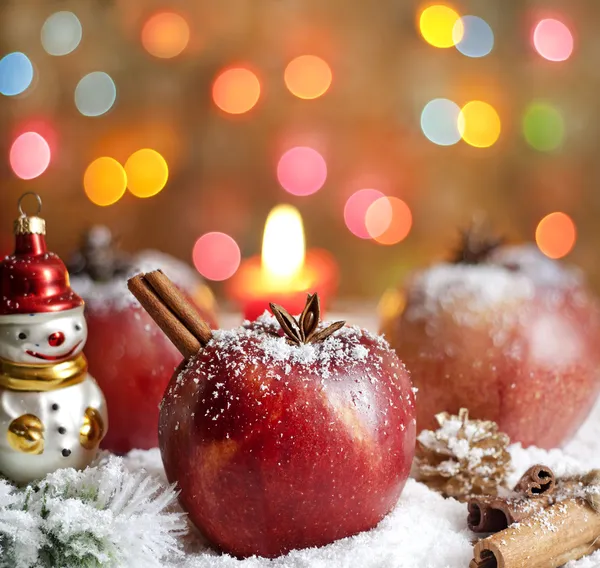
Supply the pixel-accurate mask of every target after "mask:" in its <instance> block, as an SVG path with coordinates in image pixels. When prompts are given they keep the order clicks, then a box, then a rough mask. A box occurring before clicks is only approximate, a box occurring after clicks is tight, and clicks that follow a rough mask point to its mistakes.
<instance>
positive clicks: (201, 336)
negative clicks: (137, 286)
mask: <svg viewBox="0 0 600 568" xmlns="http://www.w3.org/2000/svg"><path fill="white" fill-rule="evenodd" d="M144 280H146V282H148V283H149V284H150V286H152V288H153V289H154V291H155V292H156V293H157V294H158V296H159V297H160V298H161V299H162V301H163V302H164V303H165V305H166V306H167V307H168V308H169V309H170V310H171V311H172V312H173V313H174V314H175V315H176V316H177V318H178V319H179V321H181V323H183V325H184V326H185V327H186V328H187V329H188V330H189V331H190V332H191V334H192V335H193V336H194V337H195V338H196V339H198V341H199V342H200V345H202V346H204V345H206V344H207V343H208V342H209V341H210V338H211V337H212V331H211V329H210V326H209V325H208V324H207V323H206V322H205V321H203V320H202V319H200V317H199V315H198V312H197V311H196V310H195V309H194V308H193V306H192V305H191V304H190V303H189V302H188V301H187V299H186V298H185V296H184V295H183V294H182V293H181V292H180V290H179V288H177V287H176V286H175V285H174V284H173V283H172V282H171V281H170V280H169V279H168V278H167V277H166V276H165V274H164V273H163V271H162V270H155V271H153V272H148V273H147V274H146V275H145V276H144Z"/></svg>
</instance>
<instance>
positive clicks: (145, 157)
mask: <svg viewBox="0 0 600 568" xmlns="http://www.w3.org/2000/svg"><path fill="white" fill-rule="evenodd" d="M125 172H126V174H127V189H129V191H131V193H133V195H135V196H136V197H152V196H153V195H156V194H157V193H159V192H160V191H162V189H163V188H164V187H165V185H166V183H167V180H168V179H169V166H168V165H167V162H166V160H165V159H164V158H163V157H162V156H161V155H160V154H159V153H158V152H157V151H156V150H152V149H150V148H144V149H142V150H138V151H137V152H134V153H133V154H131V156H129V158H127V162H125Z"/></svg>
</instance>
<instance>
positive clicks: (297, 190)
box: [277, 146, 327, 195]
mask: <svg viewBox="0 0 600 568" xmlns="http://www.w3.org/2000/svg"><path fill="white" fill-rule="evenodd" d="M277 179H278V180H279V183H280V184H281V187H283V189H285V190H286V191H287V192H288V193H291V194H292V195H311V194H312V193H315V192H316V191H319V189H321V188H322V187H323V184H324V183H325V180H326V179H327V164H326V163H325V159H324V158H323V156H321V154H319V152H317V151H316V150H314V149H313V148H308V147H306V146H297V147H296V148H291V149H290V150H288V151H287V152H286V153H285V154H283V156H281V158H280V159H279V163H278V164H277Z"/></svg>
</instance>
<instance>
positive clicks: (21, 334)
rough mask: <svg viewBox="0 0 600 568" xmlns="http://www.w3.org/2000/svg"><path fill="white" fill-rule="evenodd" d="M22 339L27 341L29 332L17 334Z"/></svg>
mask: <svg viewBox="0 0 600 568" xmlns="http://www.w3.org/2000/svg"><path fill="white" fill-rule="evenodd" d="M17 337H18V338H19V339H20V340H21V341H25V340H26V339H27V334H26V333H23V332H21V333H19V335H18V336H17Z"/></svg>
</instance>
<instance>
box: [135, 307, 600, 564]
mask: <svg viewBox="0 0 600 568" xmlns="http://www.w3.org/2000/svg"><path fill="white" fill-rule="evenodd" d="M223 319H224V320H225V321H226V322H227V323H228V324H231V325H232V326H233V325H235V324H236V323H239V316H235V315H234V316H227V315H226V316H225V317H224V318H223ZM327 319H331V320H337V319H347V320H348V321H349V322H352V323H359V324H360V325H363V326H365V327H367V328H369V329H371V330H375V329H376V323H375V320H376V316H375V313H374V309H373V310H369V312H368V313H365V312H362V311H361V312H360V313H353V314H352V316H348V314H347V313H344V314H328V316H327ZM510 452H511V454H512V458H513V466H514V471H513V473H512V475H511V478H510V482H511V483H516V482H517V481H518V479H519V478H520V477H521V475H522V474H523V473H524V472H525V470H526V469H527V468H528V467H529V466H531V465H534V464H537V463H542V464H545V465H548V466H550V467H551V468H552V469H553V470H554V471H555V473H556V474H557V475H567V474H575V473H580V472H583V471H585V470H587V469H590V468H600V402H599V403H598V404H597V405H596V407H595V408H594V410H593V411H592V414H591V415H590V417H589V418H588V420H587V422H586V423H585V424H584V425H583V427H582V428H581V429H580V431H579V432H578V434H577V436H576V437H575V438H574V439H573V440H572V441H571V442H570V443H569V444H568V445H567V446H566V447H565V448H564V449H563V450H559V449H554V450H551V451H546V450H541V449H539V448H528V449H524V448H522V447H521V446H520V445H519V444H514V445H512V446H511V447H510ZM127 463H128V464H129V465H130V467H132V468H139V467H144V468H145V469H147V470H148V471H149V472H151V473H154V474H156V475H159V476H161V477H162V478H163V480H164V472H163V469H162V464H161V460H160V454H159V452H158V450H150V451H147V452H143V451H134V452H132V453H131V454H130V455H129V456H128V457H127ZM164 482H165V483H166V480H164ZM475 538H476V537H475V535H473V534H472V533H471V532H470V531H469V530H468V529H467V506H466V505H465V504H461V503H458V502H457V501H455V500H453V499H443V498H442V497H440V496H439V495H438V494H437V493H434V492H433V491H430V490H429V489H428V488H427V487H425V486H424V485H422V484H420V483H417V482H415V481H414V480H409V481H408V483H407V484H406V487H405V489H404V492H403V493H402V496H401V498H400V501H399V503H398V505H397V506H396V508H395V509H394V511H393V512H392V513H391V514H390V515H388V516H387V517H386V518H385V519H384V520H383V521H382V522H381V523H380V524H379V526H378V527H377V528H375V529H374V530H372V531H370V532H367V533H362V534H359V535H356V536H353V537H351V538H347V539H343V540H340V541H338V542H335V543H333V544H330V545H328V546H325V547H322V548H318V549H307V550H301V551H293V552H291V553H289V554H287V555H286V556H282V557H280V558H276V559H274V560H267V559H264V558H256V557H254V558H247V559H245V560H238V559H236V558H232V557H231V556H228V555H222V554H218V553H217V552H215V551H213V550H211V549H210V547H209V546H208V545H207V544H206V543H205V542H204V541H203V540H202V538H201V537H199V536H193V537H191V538H190V537H188V538H187V539H186V541H185V543H186V550H187V555H186V558H185V559H184V560H181V561H177V560H175V561H174V562H172V563H171V564H170V565H165V566H166V568H355V567H360V568H467V567H468V565H469V562H470V560H471V558H472V552H473V542H474V540H475ZM599 566H600V552H598V553H596V554H594V555H591V556H589V557H587V558H584V559H582V560H580V561H578V562H573V563H570V564H569V565H568V568H598V567H599Z"/></svg>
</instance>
